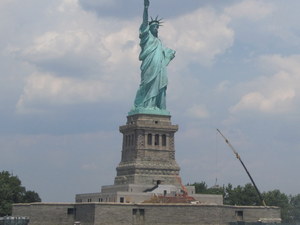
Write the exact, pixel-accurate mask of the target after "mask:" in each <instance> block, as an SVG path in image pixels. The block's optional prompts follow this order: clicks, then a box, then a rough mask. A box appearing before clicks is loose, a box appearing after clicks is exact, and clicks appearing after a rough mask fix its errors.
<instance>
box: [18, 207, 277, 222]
mask: <svg viewBox="0 0 300 225" xmlns="http://www.w3.org/2000/svg"><path fill="white" fill-rule="evenodd" d="M70 208H76V213H75V214H73V215H72V214H68V213H67V212H68V209H70ZM13 215H14V216H29V217H30V223H29V225H73V224H74V222H75V221H80V222H81V225H130V224H132V225H176V224H178V225H179V224H180V225H187V224H189V225H214V224H219V225H223V224H224V225H225V224H228V223H229V222H236V221H244V222H257V221H258V220H259V219H261V218H272V219H273V220H276V219H278V218H280V209H279V208H278V207H259V206H258V207H254V206H252V207H251V206H247V207H246V206H244V207H242V206H224V205H191V204H118V203H79V204H50V203H49V204H48V203H33V204H17V205H14V206H13Z"/></svg>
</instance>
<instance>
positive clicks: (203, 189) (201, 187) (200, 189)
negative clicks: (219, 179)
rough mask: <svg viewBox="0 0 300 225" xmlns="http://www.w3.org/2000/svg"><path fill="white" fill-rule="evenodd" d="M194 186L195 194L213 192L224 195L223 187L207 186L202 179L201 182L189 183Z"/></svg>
mask: <svg viewBox="0 0 300 225" xmlns="http://www.w3.org/2000/svg"><path fill="white" fill-rule="evenodd" d="M191 185H192V186H195V191H196V193H197V194H215V195H224V188H223V187H220V186H217V185H215V186H213V187H210V188H208V187H207V184H206V183H205V182H204V181H202V182H201V183H194V184H191Z"/></svg>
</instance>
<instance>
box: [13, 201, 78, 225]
mask: <svg viewBox="0 0 300 225" xmlns="http://www.w3.org/2000/svg"><path fill="white" fill-rule="evenodd" d="M68 209H74V204H72V203H67V204H62V203H32V204H15V205H13V215H14V216H28V217H29V219H30V222H29V225H73V224H74V214H68ZM70 211H72V210H70ZM70 211H69V213H70Z"/></svg>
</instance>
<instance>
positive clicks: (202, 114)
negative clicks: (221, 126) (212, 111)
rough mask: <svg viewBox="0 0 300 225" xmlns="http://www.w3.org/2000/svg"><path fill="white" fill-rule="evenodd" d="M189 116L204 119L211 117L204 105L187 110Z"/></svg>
mask: <svg viewBox="0 0 300 225" xmlns="http://www.w3.org/2000/svg"><path fill="white" fill-rule="evenodd" d="M187 113H188V115H189V116H191V117H194V118H198V119H204V118H208V117H209V112H208V110H207V108H206V107H205V106H203V105H193V106H192V107H191V108H189V109H188V110H187Z"/></svg>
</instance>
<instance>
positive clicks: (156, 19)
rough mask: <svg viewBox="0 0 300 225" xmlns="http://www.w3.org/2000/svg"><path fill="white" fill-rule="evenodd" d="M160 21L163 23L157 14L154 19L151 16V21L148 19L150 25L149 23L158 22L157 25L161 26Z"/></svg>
mask: <svg viewBox="0 0 300 225" xmlns="http://www.w3.org/2000/svg"><path fill="white" fill-rule="evenodd" d="M162 23H163V21H162V18H161V19H158V16H157V17H156V18H155V19H153V18H152V17H151V21H149V25H150V26H151V24H158V26H162Z"/></svg>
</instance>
